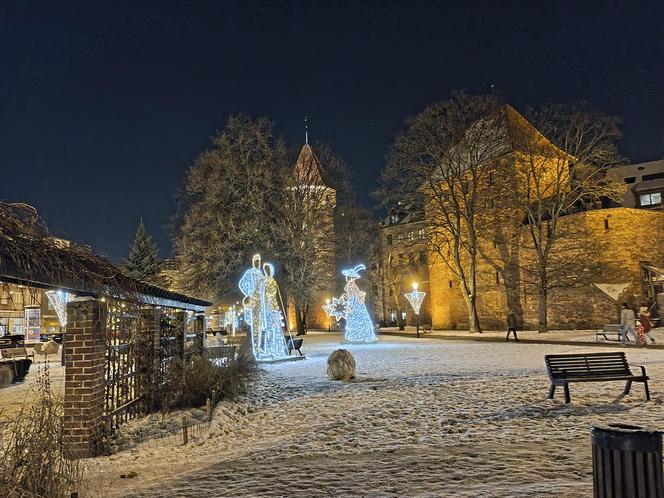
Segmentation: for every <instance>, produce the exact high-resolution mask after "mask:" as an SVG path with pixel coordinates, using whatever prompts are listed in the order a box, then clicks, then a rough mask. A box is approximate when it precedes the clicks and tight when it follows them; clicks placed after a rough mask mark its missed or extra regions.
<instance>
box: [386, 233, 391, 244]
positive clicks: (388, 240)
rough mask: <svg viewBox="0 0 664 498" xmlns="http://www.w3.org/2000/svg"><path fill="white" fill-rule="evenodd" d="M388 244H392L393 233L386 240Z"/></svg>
mask: <svg viewBox="0 0 664 498" xmlns="http://www.w3.org/2000/svg"><path fill="white" fill-rule="evenodd" d="M385 243H386V244H387V245H388V246H391V245H392V235H388V236H387V241H386V242H385Z"/></svg>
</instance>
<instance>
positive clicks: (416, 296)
mask: <svg viewBox="0 0 664 498" xmlns="http://www.w3.org/2000/svg"><path fill="white" fill-rule="evenodd" d="M417 287H418V283H417V282H413V292H408V293H406V294H404V296H406V299H408V302H409V303H410V305H411V306H412V307H413V311H414V312H415V332H416V333H417V337H419V336H420V307H421V306H422V301H424V296H426V295H427V293H426V292H421V291H418V290H417Z"/></svg>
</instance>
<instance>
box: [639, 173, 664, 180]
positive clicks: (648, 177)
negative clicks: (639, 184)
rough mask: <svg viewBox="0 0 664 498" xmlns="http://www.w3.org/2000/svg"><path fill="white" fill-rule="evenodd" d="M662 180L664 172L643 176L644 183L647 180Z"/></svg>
mask: <svg viewBox="0 0 664 498" xmlns="http://www.w3.org/2000/svg"><path fill="white" fill-rule="evenodd" d="M660 178H664V172H662V173H651V174H649V175H643V181H644V182H645V181H646V180H659V179H660Z"/></svg>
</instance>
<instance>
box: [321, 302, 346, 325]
mask: <svg viewBox="0 0 664 498" xmlns="http://www.w3.org/2000/svg"><path fill="white" fill-rule="evenodd" d="M323 310H324V311H325V313H326V314H327V316H331V317H334V319H335V320H336V321H337V322H338V321H339V320H341V319H342V318H345V316H346V302H345V300H343V299H337V298H336V297H333V298H332V302H331V303H329V304H326V305H324V306H323Z"/></svg>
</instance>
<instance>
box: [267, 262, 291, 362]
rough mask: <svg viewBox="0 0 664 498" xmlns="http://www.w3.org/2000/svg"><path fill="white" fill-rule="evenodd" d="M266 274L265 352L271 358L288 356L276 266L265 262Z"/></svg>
mask: <svg viewBox="0 0 664 498" xmlns="http://www.w3.org/2000/svg"><path fill="white" fill-rule="evenodd" d="M263 274H264V275H265V322H266V327H265V332H264V334H263V353H264V354H265V355H266V356H267V357H269V358H270V359H279V358H286V357H287V356H288V348H287V346H286V339H285V337H284V332H283V331H284V327H285V323H284V316H283V314H282V313H281V309H280V308H279V285H278V284H277V281H276V280H275V279H274V266H273V265H272V264H270V263H264V264H263Z"/></svg>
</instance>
